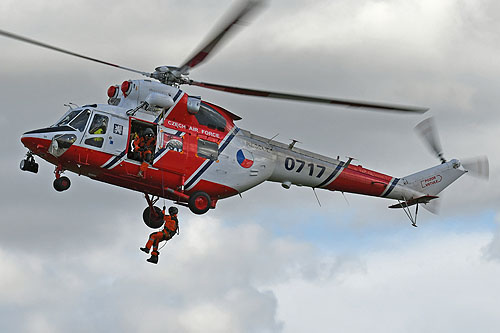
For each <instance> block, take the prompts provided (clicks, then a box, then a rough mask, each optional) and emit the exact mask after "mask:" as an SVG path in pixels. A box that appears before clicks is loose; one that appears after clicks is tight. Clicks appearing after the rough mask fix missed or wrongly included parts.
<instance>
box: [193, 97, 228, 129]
mask: <svg viewBox="0 0 500 333" xmlns="http://www.w3.org/2000/svg"><path fill="white" fill-rule="evenodd" d="M195 117H196V120H198V123H199V124H200V125H204V126H207V127H208V128H211V129H216V130H218V131H221V132H224V130H225V128H226V119H225V118H224V117H223V116H222V115H221V114H220V113H219V112H217V111H216V110H215V109H213V108H212V107H211V106H209V105H208V104H206V103H203V102H202V103H201V105H200V110H199V111H198V112H196V114H195Z"/></svg>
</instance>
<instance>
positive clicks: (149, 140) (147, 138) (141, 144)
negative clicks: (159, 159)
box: [134, 127, 156, 178]
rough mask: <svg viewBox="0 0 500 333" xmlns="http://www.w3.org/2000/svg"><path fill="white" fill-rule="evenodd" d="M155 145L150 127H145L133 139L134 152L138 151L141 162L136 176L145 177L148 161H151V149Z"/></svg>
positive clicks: (152, 149)
mask: <svg viewBox="0 0 500 333" xmlns="http://www.w3.org/2000/svg"><path fill="white" fill-rule="evenodd" d="M155 146H156V138H155V134H154V132H153V130H152V129H151V128H149V127H148V128H146V129H145V130H144V132H143V133H142V135H141V136H139V137H138V138H137V139H136V140H134V152H135V153H139V159H140V160H141V161H142V164H141V166H140V168H139V173H138V174H137V176H138V177H142V178H145V177H146V175H145V173H146V170H147V169H148V163H149V164H150V163H152V162H153V151H154V149H155Z"/></svg>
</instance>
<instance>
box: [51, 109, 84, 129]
mask: <svg viewBox="0 0 500 333" xmlns="http://www.w3.org/2000/svg"><path fill="white" fill-rule="evenodd" d="M80 112H82V110H69V111H68V112H66V114H65V115H64V116H63V117H62V118H61V120H59V121H58V122H57V123H56V124H55V125H54V126H53V127H58V126H64V125H68V123H69V122H70V121H72V120H73V118H75V117H76V115H77V114H79V113H80Z"/></svg>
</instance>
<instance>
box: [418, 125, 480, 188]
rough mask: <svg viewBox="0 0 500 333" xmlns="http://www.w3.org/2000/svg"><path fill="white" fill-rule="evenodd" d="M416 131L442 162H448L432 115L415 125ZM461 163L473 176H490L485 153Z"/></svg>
mask: <svg viewBox="0 0 500 333" xmlns="http://www.w3.org/2000/svg"><path fill="white" fill-rule="evenodd" d="M415 131H416V132H417V133H418V134H419V135H420V137H421V138H422V139H423V140H424V142H426V143H427V145H428V147H429V148H430V149H431V151H432V152H433V153H434V154H436V156H437V157H438V158H439V160H440V161H441V163H446V159H445V158H444V156H443V149H442V148H441V143H440V142H439V135H438V131H437V127H436V124H435V122H434V118H432V117H430V118H427V119H424V120H423V121H421V122H420V123H419V124H418V125H417V126H415ZM460 164H461V165H462V167H463V168H464V169H465V170H466V171H467V172H468V174H469V175H471V176H474V177H477V178H481V179H486V180H487V179H488V178H489V162H488V157H486V156H484V155H483V156H478V157H473V158H468V159H464V160H462V161H460Z"/></svg>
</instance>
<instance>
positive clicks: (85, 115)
mask: <svg viewBox="0 0 500 333" xmlns="http://www.w3.org/2000/svg"><path fill="white" fill-rule="evenodd" d="M89 117H90V110H85V111H83V112H82V113H80V114H79V115H78V117H76V118H75V119H74V120H72V121H71V123H69V124H70V126H72V127H73V128H75V129H77V130H79V131H80V132H83V130H84V129H85V125H87V121H88V120H89Z"/></svg>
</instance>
